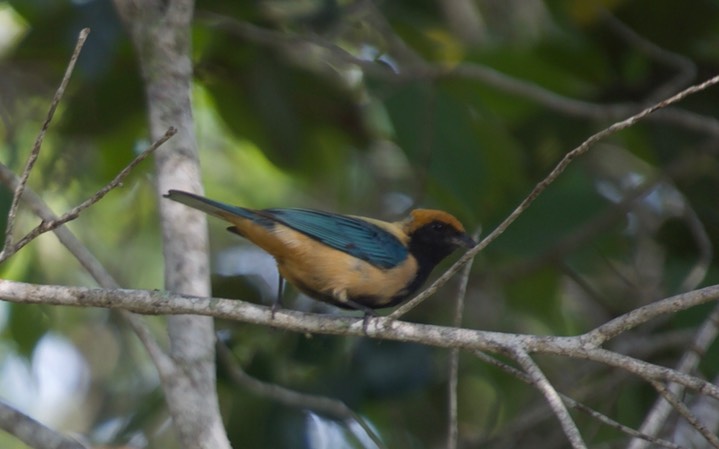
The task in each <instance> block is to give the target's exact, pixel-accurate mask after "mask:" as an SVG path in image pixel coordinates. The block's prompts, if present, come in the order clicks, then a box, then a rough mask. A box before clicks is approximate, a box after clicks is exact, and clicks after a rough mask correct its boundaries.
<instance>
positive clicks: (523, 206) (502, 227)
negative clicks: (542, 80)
mask: <svg viewBox="0 0 719 449" xmlns="http://www.w3.org/2000/svg"><path fill="white" fill-rule="evenodd" d="M717 83H719V75H717V76H714V77H712V78H710V79H708V80H706V81H704V82H703V83H700V84H696V85H693V86H690V87H688V88H686V89H684V90H683V91H681V92H679V93H678V94H676V95H674V96H672V97H670V98H667V99H666V100H664V101H661V102H659V103H656V104H654V105H652V106H650V107H648V108H646V109H644V110H643V111H641V112H639V113H638V114H635V115H632V116H631V117H629V118H627V119H624V120H622V121H620V122H616V123H614V124H613V125H611V126H609V127H607V128H604V129H603V130H601V131H599V132H597V133H595V134H593V135H592V136H591V137H589V138H588V139H586V140H585V141H584V142H582V144H581V145H579V146H578V147H576V148H575V149H573V150H572V151H570V152H569V153H567V154H566V155H565V156H564V157H563V158H562V159H561V160H560V161H559V163H558V164H557V165H556V166H555V167H554V169H552V171H551V172H550V173H549V174H548V175H547V176H546V177H545V178H544V179H542V180H541V181H540V182H539V183H538V184H537V185H536V186H535V187H534V189H532V191H531V192H530V193H529V195H527V196H526V197H525V198H524V199H523V200H522V202H521V203H520V204H519V206H517V207H516V208H515V209H514V210H513V211H512V213H511V214H509V216H508V217H507V218H505V219H504V220H503V221H502V222H501V223H500V224H499V225H498V226H497V227H496V228H495V229H494V230H493V231H492V232H490V233H489V235H487V237H485V238H484V239H482V241H481V242H479V243H478V244H477V246H475V247H474V248H472V249H470V250H469V251H467V252H466V253H465V254H464V255H462V257H460V258H459V260H458V261H457V262H455V263H454V265H452V266H451V267H450V268H449V269H448V270H447V271H445V272H444V273H443V274H442V276H440V277H439V278H438V279H437V280H436V281H434V282H433V283H432V284H431V285H430V286H429V287H427V288H426V289H425V290H424V291H422V292H421V293H420V294H418V295H417V296H415V297H414V298H412V299H411V300H409V301H408V302H406V303H405V304H403V305H401V306H400V307H398V308H397V309H395V310H394V311H393V312H392V313H391V314H390V315H389V317H390V318H394V319H397V318H399V317H401V316H402V315H404V314H406V313H407V312H409V311H410V310H412V309H413V308H415V307H416V306H418V305H419V304H421V303H422V302H424V301H425V300H426V299H427V298H428V297H430V296H431V295H433V294H434V293H435V292H436V291H437V290H439V289H440V288H441V287H442V286H443V285H444V284H446V283H447V281H449V280H450V279H451V278H452V277H453V276H454V275H455V274H456V273H457V272H458V271H459V270H460V269H461V267H462V266H463V265H464V264H466V263H467V262H468V261H469V260H470V259H472V258H473V257H474V256H476V255H477V254H479V252H480V251H482V250H483V249H484V248H486V247H487V246H488V245H489V244H490V243H492V242H493V241H494V240H496V239H497V238H498V237H499V236H500V235H502V234H503V233H504V231H506V230H507V228H508V227H509V226H510V225H511V224H512V223H514V221H515V220H516V219H517V218H519V216H520V215H522V214H523V213H524V211H525V210H527V209H528V208H529V206H530V205H531V204H532V203H533V202H534V200H536V199H537V197H538V196H539V195H541V194H542V192H544V190H546V189H547V187H549V186H550V185H551V184H552V183H553V182H554V181H555V180H556V179H557V178H558V177H559V175H561V174H562V173H563V172H564V170H565V169H566V168H567V167H568V166H569V164H570V163H571V162H572V161H573V160H574V159H576V158H577V157H579V156H581V155H583V154H584V153H586V152H587V151H589V149H590V148H591V147H592V146H593V145H594V144H595V143H597V142H598V141H600V140H602V139H604V138H605V137H608V136H610V135H612V134H615V133H617V132H619V131H621V130H623V129H626V128H629V127H630V126H632V125H634V124H635V123H637V122H639V121H640V120H642V119H644V118H645V117H647V116H648V115H650V114H651V113H653V112H655V111H657V110H659V109H662V108H665V107H667V106H669V105H670V104H673V103H676V102H678V101H681V100H683V99H684V98H686V97H688V96H689V95H692V94H694V93H697V92H701V91H702V90H705V89H707V88H709V87H711V86H714V85H715V84H717Z"/></svg>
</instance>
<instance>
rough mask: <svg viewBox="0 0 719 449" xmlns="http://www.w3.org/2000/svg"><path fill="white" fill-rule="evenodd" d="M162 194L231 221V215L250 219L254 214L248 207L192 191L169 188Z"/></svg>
mask: <svg viewBox="0 0 719 449" xmlns="http://www.w3.org/2000/svg"><path fill="white" fill-rule="evenodd" d="M163 196H164V197H165V198H167V199H170V200H172V201H177V202H178V203H182V204H184V205H186V206H189V207H191V208H193V209H198V210H201V211H202V212H205V213H207V214H210V215H212V216H214V217H217V218H221V219H223V220H226V221H230V222H232V217H242V218H247V219H250V220H252V219H254V218H255V216H256V213H255V212H254V211H252V210H250V209H245V208H244V207H238V206H231V205H229V204H225V203H220V202H219V201H215V200H211V199H209V198H205V197H204V196H200V195H195V194H194V193H190V192H183V191H182V190H170V191H169V192H167V193H166V194H165V195H163Z"/></svg>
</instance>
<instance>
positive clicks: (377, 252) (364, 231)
mask: <svg viewBox="0 0 719 449" xmlns="http://www.w3.org/2000/svg"><path fill="white" fill-rule="evenodd" d="M260 213H261V214H263V215H264V214H267V215H269V216H271V217H272V218H273V219H274V220H276V221H278V222H280V223H282V224H284V225H285V226H288V227H290V228H292V229H294V230H296V231H299V232H301V233H303V234H305V235H307V236H309V237H311V238H313V239H315V240H317V241H319V242H322V243H324V244H325V245H328V246H330V247H332V248H335V249H337V250H339V251H342V252H345V253H347V254H350V255H352V256H354V257H357V258H359V259H362V260H365V261H367V262H369V263H371V264H372V265H375V266H377V267H380V268H392V267H395V266H397V265H399V264H400V263H402V262H403V261H404V260H405V259H406V258H407V255H408V253H409V252H408V250H407V248H406V247H405V246H404V245H403V244H402V242H400V240H399V239H398V238H397V237H395V236H394V235H392V234H391V233H389V232H388V231H386V230H384V229H382V228H381V227H379V226H377V225H375V224H373V223H370V222H368V221H365V220H362V219H361V218H357V217H350V216H346V215H336V214H331V213H328V212H322V211H315V210H308V209H265V210H263V211H261V212H260Z"/></svg>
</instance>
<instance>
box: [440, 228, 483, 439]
mask: <svg viewBox="0 0 719 449" xmlns="http://www.w3.org/2000/svg"><path fill="white" fill-rule="evenodd" d="M481 231H482V228H481V227H480V228H477V230H476V231H474V233H473V234H472V238H473V239H474V240H475V241H476V240H477V239H479V235H480V233H481ZM473 261H474V259H473V260H471V261H470V262H469V263H468V264H467V265H465V266H464V270H462V274H461V275H460V277H459V288H458V289H457V303H456V305H455V309H454V319H453V320H452V325H453V326H454V327H461V326H462V316H463V315H464V303H465V298H466V296H467V285H468V284H469V274H470V272H471V271H472V262H473ZM458 383H459V349H457V348H454V349H452V350H451V351H450V352H449V382H448V384H447V389H448V395H447V396H448V398H447V402H448V404H447V408H448V409H449V413H448V415H449V416H448V418H447V419H448V425H447V427H448V430H447V449H456V448H457V439H458V437H459V426H458V420H457V385H458Z"/></svg>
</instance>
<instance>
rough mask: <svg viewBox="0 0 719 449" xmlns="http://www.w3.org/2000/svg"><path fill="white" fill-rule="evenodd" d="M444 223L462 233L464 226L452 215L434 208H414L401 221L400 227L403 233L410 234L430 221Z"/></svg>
mask: <svg viewBox="0 0 719 449" xmlns="http://www.w3.org/2000/svg"><path fill="white" fill-rule="evenodd" d="M435 221H438V222H441V223H446V224H448V225H449V226H451V227H453V228H454V229H456V230H457V231H459V232H462V233H464V232H465V230H464V226H462V223H460V222H459V220H457V219H456V218H454V216H452V215H450V214H448V213H447V212H444V211H441V210H434V209H415V210H413V211H412V212H410V213H409V216H408V217H407V218H405V219H404V220H403V221H402V228H403V230H404V232H405V233H407V234H408V235H409V234H412V233H413V232H414V231H416V230H417V229H419V228H421V227H422V226H425V225H427V224H429V223H432V222H435Z"/></svg>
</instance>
